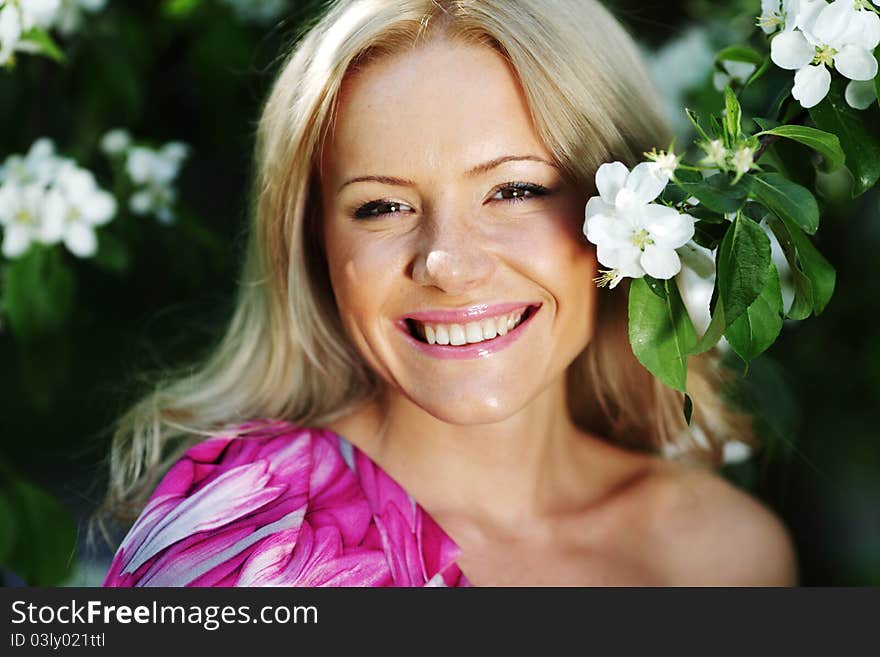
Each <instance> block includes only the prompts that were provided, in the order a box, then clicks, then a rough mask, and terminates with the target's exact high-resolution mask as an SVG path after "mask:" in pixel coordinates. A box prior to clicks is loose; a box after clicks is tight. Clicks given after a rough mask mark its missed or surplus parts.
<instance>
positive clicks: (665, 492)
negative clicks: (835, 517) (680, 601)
mask: <svg viewBox="0 0 880 657" xmlns="http://www.w3.org/2000/svg"><path fill="white" fill-rule="evenodd" d="M640 488H641V490H640V497H642V500H643V501H644V502H645V507H643V508H646V509H648V510H649V512H648V513H647V514H646V515H644V516H643V520H644V521H645V522H644V524H642V523H639V524H640V525H641V526H642V529H641V530H640V532H643V533H644V535H643V536H642V539H643V540H644V543H643V544H644V545H645V553H644V554H645V558H646V560H647V561H648V565H649V567H650V568H651V570H652V571H653V572H655V573H656V574H657V576H658V579H659V580H660V581H661V582H662V583H664V584H668V585H684V586H689V585H692V586H702V585H707V586H794V585H796V584H797V564H796V557H795V551H794V547H793V545H792V541H791V537H790V536H789V533H788V530H787V529H786V528H785V526H784V525H783V524H782V522H781V521H780V520H779V518H777V517H776V515H775V514H774V513H773V512H772V511H770V509H768V508H767V507H765V506H764V505H763V504H761V503H760V502H759V501H758V500H757V499H755V498H754V497H752V496H750V495H749V494H747V493H745V492H743V491H740V490H739V489H737V488H735V487H734V486H732V485H731V484H729V483H727V482H726V481H725V480H724V479H723V478H722V477H721V476H719V475H717V474H715V473H714V472H711V471H708V470H704V469H700V468H697V467H694V466H688V465H681V464H677V463H670V462H660V463H658V465H657V467H656V468H653V469H652V473H651V475H650V476H648V477H646V478H645V480H644V481H643V483H642V486H640ZM648 546H651V547H650V548H649V547H648Z"/></svg>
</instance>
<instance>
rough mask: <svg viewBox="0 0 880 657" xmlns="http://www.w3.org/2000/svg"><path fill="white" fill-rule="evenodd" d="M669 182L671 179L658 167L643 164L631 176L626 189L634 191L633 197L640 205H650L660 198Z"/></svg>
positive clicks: (638, 165)
mask: <svg viewBox="0 0 880 657" xmlns="http://www.w3.org/2000/svg"><path fill="white" fill-rule="evenodd" d="M668 182H669V178H667V177H666V175H664V174H663V173H662V172H661V171H660V170H659V169H657V167H656V166H652V163H650V162H642V163H640V164H637V165H636V166H635V168H634V169H633V170H632V173H630V174H629V177H628V178H627V179H626V185H625V187H626V189H629V190H631V191H632V193H633V196H634V197H635V199H636V200H638V201H639V202H640V203H650V202H651V201H653V200H654V199H655V198H657V197H658V196H660V192H662V191H663V189H664V188H665V187H666V184H667V183H668Z"/></svg>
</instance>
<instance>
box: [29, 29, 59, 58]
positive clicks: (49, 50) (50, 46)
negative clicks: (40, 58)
mask: <svg viewBox="0 0 880 657" xmlns="http://www.w3.org/2000/svg"><path fill="white" fill-rule="evenodd" d="M20 38H21V40H22V41H28V42H30V43H33V44H34V45H36V46H37V48H39V50H40V53H41V54H43V55H46V56H47V57H49V58H51V59H54V60H55V61H56V62H58V63H60V64H63V63H65V61H66V60H65V57H64V53H63V52H61V49H60V48H59V47H58V46H57V44H56V43H55V42H54V41H53V40H52V37H51V36H49V33H48V32H46V30H42V29H40V28H39V27H33V28H31V29H29V30H28V31H27V32H23V33H22V35H21V37H20Z"/></svg>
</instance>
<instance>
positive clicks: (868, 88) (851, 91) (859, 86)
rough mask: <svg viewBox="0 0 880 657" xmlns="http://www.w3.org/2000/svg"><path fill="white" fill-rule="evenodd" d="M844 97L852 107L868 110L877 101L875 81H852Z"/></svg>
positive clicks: (847, 86)
mask: <svg viewBox="0 0 880 657" xmlns="http://www.w3.org/2000/svg"><path fill="white" fill-rule="evenodd" d="M878 1H880V0H878ZM844 97H845V98H846V102H847V103H848V104H849V106H850V107H852V108H854V109H858V110H863V109H868V108H869V107H870V106H871V105H872V104H873V102H874V101H875V100H877V88H876V87H875V86H874V81H873V80H852V81H850V83H849V84H848V85H846V93H845V94H844Z"/></svg>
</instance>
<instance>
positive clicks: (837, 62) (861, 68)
mask: <svg viewBox="0 0 880 657" xmlns="http://www.w3.org/2000/svg"><path fill="white" fill-rule="evenodd" d="M834 66H835V67H836V68H837V70H838V71H840V74H841V75H843V76H845V77H848V78H849V79H850V80H873V79H874V76H875V75H877V60H876V59H875V58H874V55H873V54H872V53H871V51H870V50H865V49H864V48H862V47H860V46H844V47H843V48H841V49H840V52H838V53H837V54H836V55H835V56H834Z"/></svg>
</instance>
